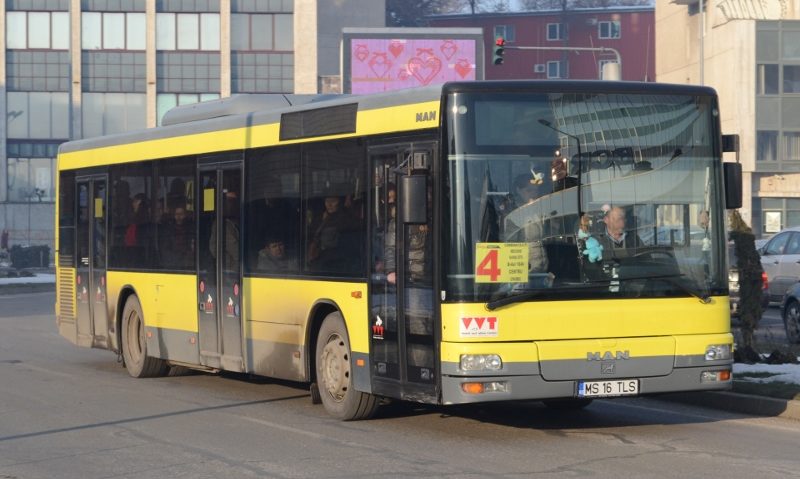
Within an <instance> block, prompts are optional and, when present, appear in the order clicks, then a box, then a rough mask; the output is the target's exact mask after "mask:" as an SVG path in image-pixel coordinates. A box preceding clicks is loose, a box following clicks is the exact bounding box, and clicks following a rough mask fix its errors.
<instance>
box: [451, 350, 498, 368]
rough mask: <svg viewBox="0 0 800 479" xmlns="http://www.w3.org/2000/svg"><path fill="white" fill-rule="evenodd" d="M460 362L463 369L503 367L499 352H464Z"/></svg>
mask: <svg viewBox="0 0 800 479" xmlns="http://www.w3.org/2000/svg"><path fill="white" fill-rule="evenodd" d="M460 363H461V364H460V367H461V370H462V371H499V370H500V369H502V368H503V360H502V359H500V355H499V354H462V355H461V361H460Z"/></svg>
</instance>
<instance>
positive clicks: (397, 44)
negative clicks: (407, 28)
mask: <svg viewBox="0 0 800 479" xmlns="http://www.w3.org/2000/svg"><path fill="white" fill-rule="evenodd" d="M404 48H405V45H403V42H401V41H399V40H392V43H390V44H389V53H391V54H392V55H394V57H395V58H397V57H399V56H400V54H401V53H403V49H404Z"/></svg>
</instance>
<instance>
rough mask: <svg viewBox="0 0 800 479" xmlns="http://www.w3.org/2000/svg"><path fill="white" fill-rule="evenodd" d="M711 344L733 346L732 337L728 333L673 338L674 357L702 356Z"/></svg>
mask: <svg viewBox="0 0 800 479" xmlns="http://www.w3.org/2000/svg"><path fill="white" fill-rule="evenodd" d="M711 344H730V345H731V346H733V335H732V334H730V333H724V334H703V335H696V336H676V337H675V355H676V356H693V355H698V354H700V355H704V354H705V353H706V346H708V345H711Z"/></svg>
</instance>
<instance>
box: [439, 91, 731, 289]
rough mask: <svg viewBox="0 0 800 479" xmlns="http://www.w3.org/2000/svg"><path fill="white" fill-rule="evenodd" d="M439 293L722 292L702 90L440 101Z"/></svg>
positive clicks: (717, 179) (712, 148) (718, 216)
mask: <svg viewBox="0 0 800 479" xmlns="http://www.w3.org/2000/svg"><path fill="white" fill-rule="evenodd" d="M446 111H447V115H448V119H447V135H448V138H447V139H448V141H447V146H446V155H445V168H444V172H445V180H444V181H445V184H444V197H445V206H444V208H443V214H444V219H445V225H446V227H445V233H444V241H445V243H444V245H445V247H444V248H443V250H444V252H445V254H444V271H443V273H444V290H445V291H444V293H445V297H446V300H447V301H485V302H489V303H490V304H491V303H492V302H495V303H496V302H497V301H498V300H499V301H503V300H504V299H508V298H511V299H512V300H513V298H517V297H518V298H523V299H524V300H526V301H527V300H540V299H545V300H552V299H576V298H577V299H580V298H648V297H685V296H695V297H698V298H701V299H702V300H707V299H708V297H710V296H712V295H715V294H726V293H727V283H726V278H727V276H726V275H725V274H724V272H725V258H724V244H725V242H724V239H725V238H724V235H725V229H724V212H725V210H724V206H723V200H722V186H721V159H720V158H719V153H718V151H719V150H718V138H719V132H718V118H717V116H718V113H717V110H716V101H715V99H714V98H713V97H711V96H691V95H680V94H672V95H670V94H627V93H626V94H619V93H539V92H507V91H503V92H475V91H471V92H464V93H451V94H450V95H449V96H448V97H447V109H446Z"/></svg>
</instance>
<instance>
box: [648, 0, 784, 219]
mask: <svg viewBox="0 0 800 479" xmlns="http://www.w3.org/2000/svg"><path fill="white" fill-rule="evenodd" d="M703 3H704V4H705V15H701V14H700V13H699V0H697V1H692V0H677V2H676V1H675V0H657V1H656V20H655V24H656V81H659V82H667V83H683V84H704V85H707V86H710V87H712V88H714V89H715V90H716V91H717V93H718V95H719V101H720V120H721V126H722V131H723V133H726V134H738V135H739V138H740V155H739V158H740V161H741V163H742V169H743V172H744V175H743V185H742V187H743V191H744V202H743V203H744V204H743V206H742V209H741V210H740V213H741V214H742V217H743V218H744V219H745V221H746V222H748V224H753V220H754V219H755V220H756V223H759V222H760V219H759V217H758V215H759V211H754V207H753V204H754V202H753V197H756V196H759V195H760V194H761V183H762V182H761V181H760V180H759V175H758V174H757V173H756V168H757V165H756V116H757V111H756V21H758V20H781V19H791V18H800V16H799V14H800V0H774V1H771V2H760V1H758V0H705V1H704V2H703ZM692 4H694V7H696V8H694V11H695V13H693V14H690V10H691V8H692ZM702 20H704V23H701V21H702ZM701 25H704V28H703V30H702V32H703V33H704V36H703V38H702V39H701V37H700V35H701ZM701 45H702V46H701ZM701 51H702V62H701V61H700V60H701V58H700V57H701V53H700V52H701ZM725 159H726V161H733V160H734V157H733V156H732V155H731V156H730V157H726V158H725ZM789 183H790V182H786V183H785V184H789ZM757 234H758V232H757Z"/></svg>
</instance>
